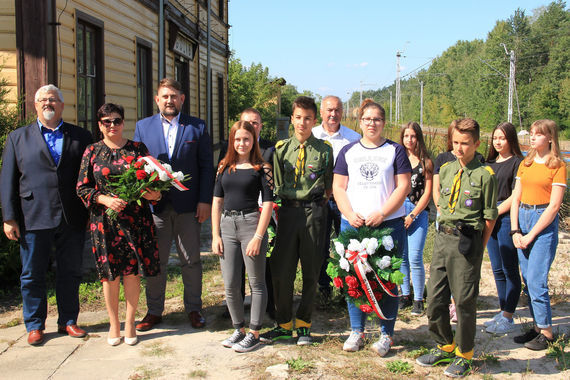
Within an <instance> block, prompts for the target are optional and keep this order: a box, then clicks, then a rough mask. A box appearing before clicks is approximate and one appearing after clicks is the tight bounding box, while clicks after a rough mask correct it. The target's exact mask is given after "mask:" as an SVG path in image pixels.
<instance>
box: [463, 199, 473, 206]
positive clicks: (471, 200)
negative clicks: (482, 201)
mask: <svg viewBox="0 0 570 380" xmlns="http://www.w3.org/2000/svg"><path fill="white" fill-rule="evenodd" d="M471 205H473V199H467V200H466V201H465V206H466V207H471Z"/></svg>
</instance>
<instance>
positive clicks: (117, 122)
mask: <svg viewBox="0 0 570 380" xmlns="http://www.w3.org/2000/svg"><path fill="white" fill-rule="evenodd" d="M100 122H101V124H103V125H104V126H105V127H110V126H111V124H113V125H121V124H123V119H121V118H120V117H117V118H115V119H101V120H100Z"/></svg>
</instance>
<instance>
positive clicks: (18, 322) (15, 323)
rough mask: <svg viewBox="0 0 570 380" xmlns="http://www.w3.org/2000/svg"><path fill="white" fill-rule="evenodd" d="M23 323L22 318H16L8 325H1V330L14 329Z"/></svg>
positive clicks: (7, 323)
mask: <svg viewBox="0 0 570 380" xmlns="http://www.w3.org/2000/svg"><path fill="white" fill-rule="evenodd" d="M21 323H22V319H21V318H14V319H12V320H11V321H8V322H6V323H3V324H0V329H7V328H8V327H14V326H18V325H19V324H21Z"/></svg>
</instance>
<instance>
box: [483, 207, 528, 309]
mask: <svg viewBox="0 0 570 380" xmlns="http://www.w3.org/2000/svg"><path fill="white" fill-rule="evenodd" d="M510 231H511V216H510V215H509V212H506V213H505V214H503V215H501V216H499V218H498V219H497V222H496V223H495V228H494V229H493V232H492V233H491V237H490V238H489V242H488V243H487V251H488V252H489V259H491V268H492V269H493V276H494V277H495V285H496V286H497V293H498V295H499V306H500V307H501V310H503V311H506V312H508V313H514V312H515V309H516V308H517V304H518V302H519V297H520V294H521V275H520V272H519V259H518V256H517V249H516V248H515V246H514V245H513V239H512V237H511V236H510V235H509V232H510Z"/></svg>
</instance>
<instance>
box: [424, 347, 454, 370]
mask: <svg viewBox="0 0 570 380" xmlns="http://www.w3.org/2000/svg"><path fill="white" fill-rule="evenodd" d="M453 359H455V352H445V351H443V350H440V349H439V348H432V349H431V351H430V352H429V354H425V355H422V356H420V357H419V358H417V359H416V363H418V364H419V365H421V366H422V367H433V366H436V365H439V364H443V363H451V362H452V361H453Z"/></svg>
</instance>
